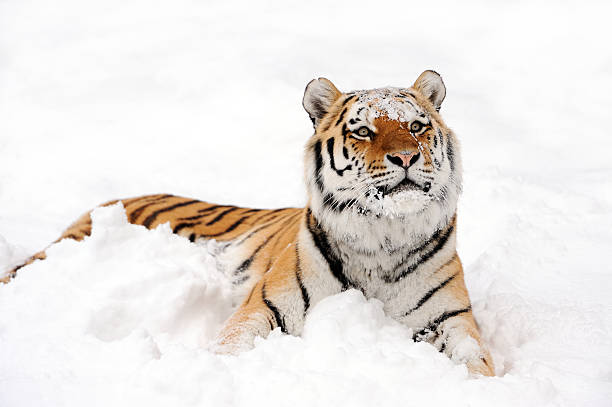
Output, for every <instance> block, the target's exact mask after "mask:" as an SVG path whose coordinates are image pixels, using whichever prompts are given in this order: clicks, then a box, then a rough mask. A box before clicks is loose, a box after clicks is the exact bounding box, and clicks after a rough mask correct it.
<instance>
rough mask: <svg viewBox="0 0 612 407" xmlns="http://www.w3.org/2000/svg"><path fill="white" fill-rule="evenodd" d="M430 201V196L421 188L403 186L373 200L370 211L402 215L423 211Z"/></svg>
mask: <svg viewBox="0 0 612 407" xmlns="http://www.w3.org/2000/svg"><path fill="white" fill-rule="evenodd" d="M432 201H433V199H432V197H431V196H430V195H428V194H427V193H425V192H423V191H422V190H419V189H413V188H405V189H400V190H397V191H393V192H392V193H389V194H385V195H384V196H383V197H382V198H379V199H378V200H376V201H373V202H372V203H371V208H372V212H374V213H376V214H377V215H380V216H388V217H403V216H407V215H415V214H418V213H420V212H423V211H424V210H426V209H427V208H428V207H429V206H430V205H431V203H432Z"/></svg>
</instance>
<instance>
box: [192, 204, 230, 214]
mask: <svg viewBox="0 0 612 407" xmlns="http://www.w3.org/2000/svg"><path fill="white" fill-rule="evenodd" d="M233 207H234V205H213V206H209V207H208V208H204V209H200V210H198V213H208V212H210V211H214V210H215V209H218V208H233Z"/></svg>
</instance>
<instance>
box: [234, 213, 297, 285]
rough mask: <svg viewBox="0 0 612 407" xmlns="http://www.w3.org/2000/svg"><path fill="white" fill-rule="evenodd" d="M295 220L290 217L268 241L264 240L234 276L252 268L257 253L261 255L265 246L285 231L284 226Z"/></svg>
mask: <svg viewBox="0 0 612 407" xmlns="http://www.w3.org/2000/svg"><path fill="white" fill-rule="evenodd" d="M292 219H293V216H291V217H289V218H288V219H287V220H285V221H284V222H283V223H282V224H281V225H280V226H279V228H278V230H277V231H275V232H274V233H272V234H271V235H270V236H268V237H267V238H266V240H264V241H263V242H262V243H261V244H260V245H259V246H257V248H256V249H255V250H254V251H253V253H251V255H250V256H249V257H248V258H246V259H245V260H244V261H243V262H242V263H241V264H240V266H238V268H236V270H235V271H234V275H236V274H240V273H243V272H244V271H246V269H248V268H249V267H250V266H251V263H253V260H254V259H255V256H256V255H257V253H259V251H260V250H261V249H263V248H264V246H265V245H267V244H268V243H270V241H271V240H272V239H273V238H274V236H276V235H277V234H278V233H279V232H280V231H282V230H284V227H283V226H284V225H286V224H287V223H289V222H291V220H292ZM273 225H276V223H273Z"/></svg>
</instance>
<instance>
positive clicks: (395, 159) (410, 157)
mask: <svg viewBox="0 0 612 407" xmlns="http://www.w3.org/2000/svg"><path fill="white" fill-rule="evenodd" d="M420 156H421V153H419V152H418V151H410V152H405V151H402V152H397V153H393V154H387V159H388V160H389V161H391V162H392V163H393V164H395V165H399V166H400V167H404V168H410V166H412V164H414V163H415V162H417V160H418V159H419V157H420Z"/></svg>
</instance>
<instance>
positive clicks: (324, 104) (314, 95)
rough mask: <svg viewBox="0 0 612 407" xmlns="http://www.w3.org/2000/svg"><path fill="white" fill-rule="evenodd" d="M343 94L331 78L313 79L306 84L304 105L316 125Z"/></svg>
mask: <svg viewBox="0 0 612 407" xmlns="http://www.w3.org/2000/svg"><path fill="white" fill-rule="evenodd" d="M340 95H342V93H341V92H340V91H339V90H338V89H337V88H336V87H335V86H334V84H333V83H331V81H330V80H329V79H325V78H319V79H313V80H311V81H310V82H308V85H306V90H305V91H304V99H302V106H304V109H306V112H307V113H308V116H310V120H312V123H313V124H314V126H315V127H317V125H318V124H319V121H320V120H321V119H322V118H323V116H325V114H326V113H327V112H328V111H329V108H330V107H331V105H333V104H334V102H335V101H336V100H338V98H339V97H340Z"/></svg>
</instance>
